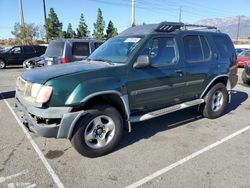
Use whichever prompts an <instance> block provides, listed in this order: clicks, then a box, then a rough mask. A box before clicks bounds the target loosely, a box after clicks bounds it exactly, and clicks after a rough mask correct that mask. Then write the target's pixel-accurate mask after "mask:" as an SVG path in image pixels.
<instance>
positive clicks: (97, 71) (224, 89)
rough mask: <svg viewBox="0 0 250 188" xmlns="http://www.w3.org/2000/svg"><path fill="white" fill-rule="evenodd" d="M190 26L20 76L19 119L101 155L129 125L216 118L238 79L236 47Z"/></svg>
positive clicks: (125, 38)
mask: <svg viewBox="0 0 250 188" xmlns="http://www.w3.org/2000/svg"><path fill="white" fill-rule="evenodd" d="M189 26H190V27H192V29H193V27H196V28H197V25H184V24H183V23H169V22H163V23H160V24H149V25H143V26H137V27H131V28H129V29H128V30H126V31H124V32H122V33H121V34H119V35H118V36H116V37H114V38H111V39H109V40H108V41H107V42H105V43H104V44H103V45H101V46H100V47H99V48H98V49H97V50H96V51H94V53H92V54H91V55H90V56H89V57H88V59H87V60H85V61H81V62H77V63H71V64H66V65H58V66H51V67H43V68H41V69H34V70H32V71H26V72H24V73H23V74H22V75H21V77H19V78H18V79H17V84H16V85H17V88H16V106H17V111H18V113H19V114H20V119H21V121H22V122H24V124H25V125H26V126H27V127H28V128H29V130H31V131H33V132H35V133H37V134H39V135H41V136H44V137H54V138H68V139H70V140H71V143H72V145H73V146H74V147H75V149H76V150H77V151H78V152H79V153H80V154H82V155H85V156H88V157H98V156H101V155H105V154H107V153H109V152H111V151H112V150H113V149H114V147H115V146H116V145H117V144H118V142H119V140H120V138H121V136H122V132H123V128H127V129H128V130H129V131H131V123H134V122H140V121H145V120H148V119H151V118H155V117H158V116H161V115H165V114H168V113H172V112H175V111H178V110H181V109H184V108H188V107H191V106H197V107H198V109H199V110H200V112H201V114H203V116H204V117H207V118H210V119H214V118H217V117H220V116H221V115H223V113H224V110H225V108H226V105H227V103H228V102H229V98H230V97H229V95H230V91H231V89H232V88H233V87H235V85H236V83H237V79H238V76H237V66H236V53H235V49H234V46H233V43H232V41H231V39H230V38H229V36H228V35H226V34H223V33H219V32H208V31H204V29H211V28H212V29H216V28H214V27H205V28H204V26H202V28H201V29H203V31H196V30H194V29H193V30H188V27H189ZM216 30H217V29H216Z"/></svg>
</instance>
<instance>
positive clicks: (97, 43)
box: [94, 42, 102, 49]
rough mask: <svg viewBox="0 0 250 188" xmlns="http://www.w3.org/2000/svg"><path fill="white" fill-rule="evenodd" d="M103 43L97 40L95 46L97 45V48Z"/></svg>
mask: <svg viewBox="0 0 250 188" xmlns="http://www.w3.org/2000/svg"><path fill="white" fill-rule="evenodd" d="M101 45H102V43H101V42H95V43H94V46H95V49H97V48H98V47H99V46H101Z"/></svg>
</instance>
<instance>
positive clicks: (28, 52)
mask: <svg viewBox="0 0 250 188" xmlns="http://www.w3.org/2000/svg"><path fill="white" fill-rule="evenodd" d="M22 48H23V56H22V61H24V60H26V59H29V58H32V57H36V51H35V48H34V47H33V46H23V47H22Z"/></svg>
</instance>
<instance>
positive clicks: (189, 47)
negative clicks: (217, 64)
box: [183, 35, 211, 62]
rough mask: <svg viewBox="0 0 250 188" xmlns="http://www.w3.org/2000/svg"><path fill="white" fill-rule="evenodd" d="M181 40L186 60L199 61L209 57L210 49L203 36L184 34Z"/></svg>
mask: <svg viewBox="0 0 250 188" xmlns="http://www.w3.org/2000/svg"><path fill="white" fill-rule="evenodd" d="M183 42H184V49H185V57H186V60H187V61H189V62H201V61H205V60H206V59H208V58H209V57H210V54H211V50H210V47H209V45H208V43H207V40H206V38H205V37H204V36H198V35H190V36H185V37H184V39H183Z"/></svg>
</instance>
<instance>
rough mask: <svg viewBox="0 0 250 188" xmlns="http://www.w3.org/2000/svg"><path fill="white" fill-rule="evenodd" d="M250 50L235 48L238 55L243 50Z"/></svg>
mask: <svg viewBox="0 0 250 188" xmlns="http://www.w3.org/2000/svg"><path fill="white" fill-rule="evenodd" d="M245 50H249V49H248V48H235V52H236V55H237V56H238V55H239V54H240V53H241V52H243V51H245Z"/></svg>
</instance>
